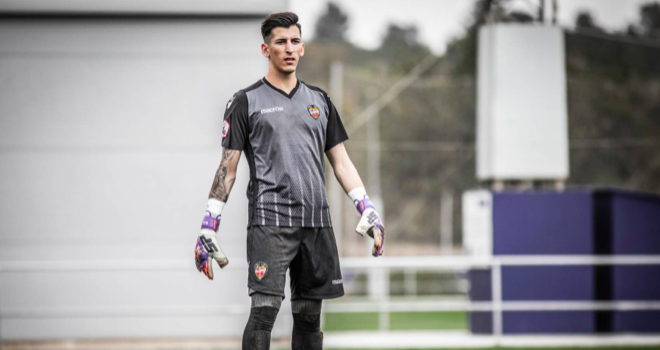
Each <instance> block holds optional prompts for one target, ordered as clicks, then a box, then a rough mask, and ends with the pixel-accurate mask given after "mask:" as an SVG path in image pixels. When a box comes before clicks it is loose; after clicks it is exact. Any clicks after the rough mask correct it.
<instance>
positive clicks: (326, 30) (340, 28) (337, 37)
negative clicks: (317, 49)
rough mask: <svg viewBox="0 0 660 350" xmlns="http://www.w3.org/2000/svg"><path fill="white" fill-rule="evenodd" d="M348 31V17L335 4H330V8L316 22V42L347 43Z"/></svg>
mask: <svg viewBox="0 0 660 350" xmlns="http://www.w3.org/2000/svg"><path fill="white" fill-rule="evenodd" d="M347 30H348V16H347V15H346V14H345V13H344V12H343V11H342V10H341V9H340V8H339V6H338V5H337V4H335V3H334V2H328V8H327V11H326V13H324V14H323V15H322V16H321V18H319V20H318V21H317V22H316V32H315V41H318V42H323V43H328V42H345V38H344V35H345V34H346V31H347Z"/></svg>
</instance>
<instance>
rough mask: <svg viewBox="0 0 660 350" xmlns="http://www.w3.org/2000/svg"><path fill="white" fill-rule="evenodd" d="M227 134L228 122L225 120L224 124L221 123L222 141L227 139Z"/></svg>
mask: <svg viewBox="0 0 660 350" xmlns="http://www.w3.org/2000/svg"><path fill="white" fill-rule="evenodd" d="M228 134H229V122H228V121H226V120H225V121H224V123H222V138H223V139H224V138H225V137H227V135H228Z"/></svg>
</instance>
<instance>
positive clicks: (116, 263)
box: [0, 1, 291, 340]
mask: <svg viewBox="0 0 660 350" xmlns="http://www.w3.org/2000/svg"><path fill="white" fill-rule="evenodd" d="M156 2H157V1H156ZM16 3H18V2H12V1H0V11H3V12H4V13H10V12H12V11H14V10H15V11H17V12H20V13H21V15H19V16H16V15H15V14H12V15H11V16H3V17H2V18H0V267H1V268H2V272H1V273H0V307H1V310H2V313H1V314H0V318H1V323H0V331H1V334H2V338H3V339H5V340H9V339H62V338H117V337H119V338H121V337H125V338H142V337H220V336H236V337H238V336H240V334H241V333H242V329H243V326H244V322H245V320H246V319H247V312H248V311H249V299H248V297H247V291H246V269H247V268H248V267H247V264H246V260H245V234H246V230H245V228H246V223H247V200H246V197H245V189H246V185H247V176H248V170H247V162H245V160H242V161H241V164H240V166H239V179H238V180H237V183H236V185H235V187H234V190H233V192H232V195H231V197H230V200H229V205H228V207H227V208H226V209H225V212H224V215H223V221H222V225H221V229H220V231H221V233H220V237H221V238H220V243H221V245H222V247H223V248H224V250H225V252H226V253H227V254H228V256H229V259H230V264H229V266H228V267H227V268H226V269H224V270H223V271H222V272H220V269H217V271H216V274H217V276H216V280H215V281H213V282H210V281H208V280H206V278H205V277H204V276H202V275H201V274H199V273H198V272H197V270H196V269H195V267H194V262H193V247H194V243H195V238H196V235H197V234H198V228H199V225H200V222H201V218H202V215H203V212H204V209H205V206H206V197H207V195H208V191H209V188H210V186H211V182H212V180H213V176H214V173H215V170H216V169H217V166H218V164H219V162H220V158H221V145H220V144H221V138H220V133H221V125H222V115H223V112H224V106H225V104H226V102H227V101H228V99H229V98H230V97H231V95H232V94H233V92H235V91H237V90H238V89H240V88H243V87H245V86H248V85H249V84H251V83H253V82H255V81H256V80H257V79H259V78H260V77H262V76H263V75H264V74H265V72H266V67H267V66H266V61H265V59H264V58H263V57H262V56H261V54H260V52H259V44H260V43H261V37H260V32H259V24H260V21H261V19H262V18H263V15H262V14H259V13H258V11H257V10H248V11H246V12H245V13H243V14H242V15H240V16H234V15H235V14H236V12H235V11H234V12H231V11H229V13H228V14H225V15H222V14H221V12H222V11H221V10H222V9H216V10H214V11H211V12H206V15H202V16H197V15H192V16H189V15H186V16H170V15H168V16H150V15H139V16H122V15H117V12H121V11H117V8H115V9H114V12H113V14H112V15H107V13H106V14H104V12H103V11H100V13H101V14H102V15H101V16H96V15H92V16H89V14H86V15H79V14H76V15H74V16H72V15H70V13H71V12H72V9H73V10H75V9H76V4H75V3H76V2H62V1H60V2H54V3H60V4H64V5H67V4H68V6H70V8H68V7H66V6H63V5H62V6H60V8H59V10H61V11H63V12H67V13H69V15H66V16H52V15H47V16H44V15H40V16H37V17H33V16H29V14H28V15H26V14H25V12H26V11H27V12H29V11H32V10H33V9H30V8H27V9H26V8H25V6H24V8H22V9H21V8H19V9H18V10H16V9H14V10H11V9H9V8H8V6H9V5H12V4H16ZM24 3H25V4H28V5H30V4H32V5H35V4H36V5H35V6H37V10H38V9H39V7H38V5H39V2H38V1H36V2H35V1H26V2H24ZM42 3H46V2H42ZM51 3H53V2H51ZM90 3H96V4H99V3H100V2H96V1H94V2H90ZM136 3H138V4H139V3H142V4H147V2H141V1H138V2H136ZM219 3H225V4H226V3H237V2H231V1H228V2H219ZM260 3H261V4H262V5H264V6H262V7H261V11H267V12H270V11H271V10H272V9H273V8H277V9H280V10H281V9H283V8H284V7H285V6H284V5H285V2H284V1H276V2H268V3H266V2H260ZM71 4H73V5H71ZM124 4H128V2H126V3H124ZM265 4H268V5H265ZM42 5H43V4H42ZM252 5H254V4H252ZM252 5H250V6H252ZM28 7H29V6H28ZM10 10H11V11H10ZM51 10H52V9H51ZM56 10H57V9H56ZM92 10H93V9H92ZM120 10H121V8H120ZM147 10H148V9H147ZM150 11H152V12H153V11H154V10H153V9H151V10H150ZM56 12H57V11H56ZM143 12H144V11H143ZM146 12H149V11H146ZM156 12H158V11H156ZM198 12H199V11H198ZM197 14H204V11H201V12H199V13H197ZM74 261H80V262H84V263H81V264H78V263H74ZM72 267H73V268H74V269H72ZM290 323H291V322H290V316H289V312H286V308H285V309H284V310H283V312H282V313H281V314H280V319H279V320H278V324H277V326H276V329H275V335H282V334H286V333H288V332H289V331H290V328H289V327H290Z"/></svg>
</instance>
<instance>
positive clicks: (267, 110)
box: [261, 107, 284, 114]
mask: <svg viewBox="0 0 660 350" xmlns="http://www.w3.org/2000/svg"><path fill="white" fill-rule="evenodd" d="M275 112H284V108H283V107H272V108H264V109H262V110H261V114H268V113H275Z"/></svg>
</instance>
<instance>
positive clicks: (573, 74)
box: [299, 0, 660, 255]
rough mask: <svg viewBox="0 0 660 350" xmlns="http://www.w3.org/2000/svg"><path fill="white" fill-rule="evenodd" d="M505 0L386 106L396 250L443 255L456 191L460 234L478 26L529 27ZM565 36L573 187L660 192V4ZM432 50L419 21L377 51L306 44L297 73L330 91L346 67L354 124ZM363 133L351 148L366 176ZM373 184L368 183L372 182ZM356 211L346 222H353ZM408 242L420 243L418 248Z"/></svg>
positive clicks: (391, 31)
mask: <svg viewBox="0 0 660 350" xmlns="http://www.w3.org/2000/svg"><path fill="white" fill-rule="evenodd" d="M508 3H509V2H508V1H506V0H500V1H496V0H491V1H487V0H479V1H477V2H476V3H475V8H474V11H473V14H472V19H471V21H470V23H469V24H468V25H467V28H466V33H465V35H463V36H460V37H456V38H455V39H454V40H452V41H451V42H450V43H449V45H448V46H447V50H446V53H445V55H444V56H443V57H438V58H437V61H436V63H435V64H434V65H433V66H432V67H431V68H430V69H429V70H428V71H427V72H426V73H424V74H423V75H422V76H421V77H420V78H419V79H418V80H417V81H416V82H414V83H413V84H412V85H411V86H409V87H408V88H407V89H405V90H404V91H403V92H402V93H401V94H399V95H398V96H397V97H396V98H395V99H394V100H393V101H391V102H389V103H388V104H387V105H385V106H383V108H382V109H381V110H380V111H379V113H378V118H379V120H380V125H379V131H380V137H381V149H382V152H381V174H382V179H381V182H382V189H383V200H384V204H385V216H386V218H385V222H386V224H387V227H388V231H389V232H394V233H395V234H392V235H390V236H388V243H389V244H388V248H387V251H388V255H397V254H406V253H407V254H410V252H412V251H414V252H415V253H418V254H419V253H420V252H421V253H425V252H426V253H437V247H438V245H439V213H440V196H441V194H442V193H443V192H444V191H449V192H451V193H453V194H454V217H453V222H454V237H455V242H459V241H460V232H461V213H460V209H461V208H460V194H461V193H462V192H463V191H465V190H467V189H472V188H475V187H477V186H478V183H477V181H476V179H475V159H474V158H475V157H474V156H475V154H474V142H475V129H476V124H475V120H476V73H477V72H476V57H477V33H478V28H479V26H480V25H482V24H484V23H485V22H486V21H487V20H491V21H492V20H496V21H506V22H521V23H528V22H529V21H530V19H533V16H532V15H530V14H526V13H514V12H509V11H508V10H507V5H508ZM577 21H578V23H577V26H576V29H575V30H574V31H566V36H565V42H566V69H567V77H568V91H567V93H568V109H569V111H568V112H569V137H570V139H571V141H570V144H571V149H570V162H571V163H570V169H571V177H570V179H569V185H576V186H585V185H586V186H593V185H595V186H614V187H623V188H627V189H633V190H642V191H649V192H656V193H658V192H660V152H659V151H660V138H659V135H660V98H658V96H660V63H659V62H660V40H658V39H656V35H657V33H658V28H660V7H659V6H658V5H657V3H651V4H648V5H644V6H643V7H642V8H641V9H640V19H639V21H638V22H636V23H631V24H630V25H629V26H628V29H627V31H625V32H621V33H608V32H606V31H605V30H603V29H601V28H599V27H598V21H597V19H595V18H593V17H592V16H591V15H590V14H588V13H586V12H585V13H582V14H581V15H580V16H578V20H577ZM428 55H430V52H429V50H428V48H427V47H425V46H424V45H423V44H421V43H420V42H419V40H418V38H417V30H416V28H415V27H401V26H397V25H390V26H389V27H388V29H387V35H386V36H385V39H384V40H383V42H382V45H381V47H380V48H378V49H377V50H373V51H370V50H364V49H360V48H357V47H354V46H353V45H351V44H350V43H347V42H313V43H308V50H307V54H306V56H305V59H304V60H302V61H301V66H300V70H299V73H300V74H299V76H300V77H301V78H302V79H303V80H305V81H307V82H309V83H311V84H314V85H318V86H320V87H322V88H324V89H326V90H327V82H328V80H329V76H328V71H329V66H330V63H331V62H332V61H334V60H339V61H342V62H344V63H345V66H346V68H345V74H344V88H345V90H344V96H343V97H344V107H343V111H342V119H343V121H344V123H345V124H346V125H350V124H351V122H352V121H353V120H354V118H355V117H357V116H358V115H360V114H361V113H362V112H363V111H364V110H365V109H366V108H367V107H368V106H370V105H371V104H372V103H373V102H374V101H373V99H372V98H371V97H369V96H368V94H367V93H366V92H367V91H370V90H371V91H373V90H375V91H378V93H379V94H380V95H382V94H383V93H385V92H387V91H388V90H389V89H390V88H391V87H392V86H394V85H395V84H396V83H397V82H399V81H400V80H401V79H402V78H403V76H404V75H405V74H407V73H408V72H409V71H410V70H411V69H412V67H414V66H415V65H417V64H418V63H419V62H420V61H422V60H423V59H424V58H426V57H428ZM365 130H366V128H365V127H362V128H361V129H358V130H356V131H355V132H354V133H353V134H351V135H350V136H351V140H350V141H349V142H348V143H347V149H348V152H349V155H350V156H351V159H352V160H353V162H354V164H355V165H356V167H357V168H358V171H359V172H360V174H362V177H363V179H365V180H366V178H367V176H366V174H367V173H368V171H367V169H366V159H367V147H366V143H365V141H366V131H365ZM366 186H367V189H368V190H369V186H370V185H369V183H367V184H366ZM351 210H352V209H350V208H349V210H348V211H347V212H346V215H345V218H348V219H349V220H350V218H352V217H353V216H352V211H351ZM409 247H414V249H413V248H410V249H412V250H410V249H409Z"/></svg>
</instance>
